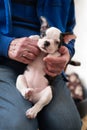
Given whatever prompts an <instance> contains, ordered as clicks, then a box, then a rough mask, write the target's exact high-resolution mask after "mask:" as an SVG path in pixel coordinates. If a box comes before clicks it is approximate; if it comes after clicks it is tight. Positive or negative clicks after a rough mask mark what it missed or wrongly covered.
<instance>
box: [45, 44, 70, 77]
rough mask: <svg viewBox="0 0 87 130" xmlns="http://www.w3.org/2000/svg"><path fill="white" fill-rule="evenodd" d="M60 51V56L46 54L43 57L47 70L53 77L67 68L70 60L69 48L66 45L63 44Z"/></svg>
mask: <svg viewBox="0 0 87 130" xmlns="http://www.w3.org/2000/svg"><path fill="white" fill-rule="evenodd" d="M59 53H60V56H58V57H52V56H49V57H47V56H46V57H45V58H44V59H43V60H44V62H45V65H46V68H45V72H46V74H48V75H50V76H52V77H54V76H57V75H59V74H60V73H61V72H62V71H63V70H64V69H65V67H66V64H67V63H68V62H69V60H70V54H69V51H68V48H66V47H65V46H61V48H60V49H59Z"/></svg>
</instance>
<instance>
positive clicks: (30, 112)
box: [26, 107, 37, 119]
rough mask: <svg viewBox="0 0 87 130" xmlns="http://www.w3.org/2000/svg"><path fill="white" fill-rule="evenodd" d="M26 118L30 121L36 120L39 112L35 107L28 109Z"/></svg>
mask: <svg viewBox="0 0 87 130" xmlns="http://www.w3.org/2000/svg"><path fill="white" fill-rule="evenodd" d="M26 116H27V117H28V118H30V119H34V118H35V117H36V116H37V112H36V110H35V108H34V107H32V108H30V109H28V110H27V111H26Z"/></svg>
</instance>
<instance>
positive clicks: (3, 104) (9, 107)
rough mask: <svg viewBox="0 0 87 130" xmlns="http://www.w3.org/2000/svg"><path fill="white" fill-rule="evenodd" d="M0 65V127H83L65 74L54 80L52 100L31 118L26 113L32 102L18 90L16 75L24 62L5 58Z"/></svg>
mask: <svg viewBox="0 0 87 130" xmlns="http://www.w3.org/2000/svg"><path fill="white" fill-rule="evenodd" d="M0 63H2V65H0V130H37V128H38V127H39V128H40V130H81V120H80V116H79V113H78V111H77V108H76V106H75V104H74V102H73V100H72V98H71V96H70V92H69V90H68V89H67V87H66V82H65V81H64V79H63V77H62V76H61V75H60V76H57V77H56V79H55V80H54V82H53V99H52V101H51V102H50V104H48V105H47V106H45V107H44V108H43V110H42V111H41V112H40V113H39V114H38V116H37V118H36V119H28V118H27V117H26V116H25V112H26V110H27V109H28V108H30V107H31V106H32V103H31V102H29V101H27V100H25V99H24V98H23V97H22V96H21V94H20V93H19V92H18V90H17V89H16V85H15V82H16V77H17V75H18V74H19V73H22V71H23V69H24V65H22V64H21V63H17V62H14V61H8V60H7V61H6V60H5V63H4V61H3V62H0Z"/></svg>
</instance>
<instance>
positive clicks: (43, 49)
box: [40, 46, 48, 53]
mask: <svg viewBox="0 0 87 130" xmlns="http://www.w3.org/2000/svg"><path fill="white" fill-rule="evenodd" d="M40 49H41V50H42V51H43V52H45V53H48V52H47V47H45V46H42V47H41V48H40Z"/></svg>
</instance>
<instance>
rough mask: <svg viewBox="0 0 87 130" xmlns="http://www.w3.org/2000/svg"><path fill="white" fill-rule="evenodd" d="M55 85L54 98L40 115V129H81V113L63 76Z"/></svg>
mask: <svg viewBox="0 0 87 130" xmlns="http://www.w3.org/2000/svg"><path fill="white" fill-rule="evenodd" d="M53 86H54V87H53V100H52V101H51V103H50V104H49V105H48V106H46V107H45V108H44V109H43V110H42V111H41V112H40V113H39V115H38V119H39V126H40V130H81V120H80V116H79V113H78V111H77V108H76V106H75V104H74V102H73V100H72V98H71V96H70V92H69V90H68V89H67V87H66V83H65V81H64V80H63V78H62V76H59V77H57V78H56V79H55V82H54V83H53Z"/></svg>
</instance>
